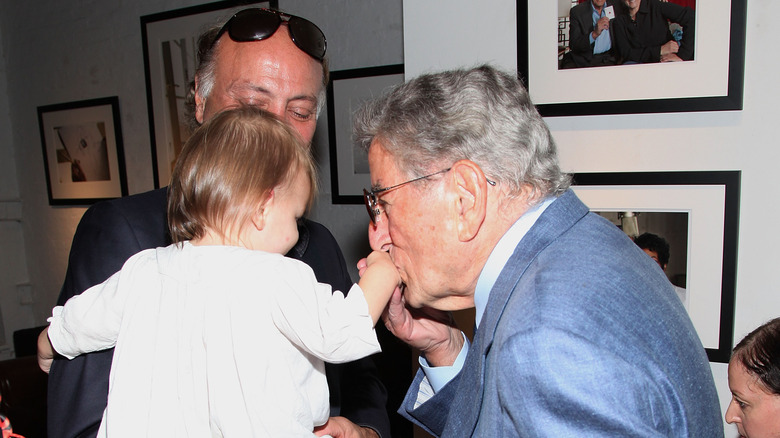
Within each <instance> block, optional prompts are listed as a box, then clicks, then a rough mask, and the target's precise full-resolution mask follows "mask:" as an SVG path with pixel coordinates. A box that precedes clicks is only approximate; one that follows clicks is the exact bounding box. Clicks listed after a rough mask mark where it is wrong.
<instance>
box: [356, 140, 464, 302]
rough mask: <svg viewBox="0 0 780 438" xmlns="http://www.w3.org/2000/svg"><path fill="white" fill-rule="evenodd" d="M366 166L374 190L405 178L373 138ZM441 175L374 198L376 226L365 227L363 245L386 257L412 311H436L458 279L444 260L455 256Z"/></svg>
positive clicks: (449, 216) (379, 143) (455, 271)
mask: <svg viewBox="0 0 780 438" xmlns="http://www.w3.org/2000/svg"><path fill="white" fill-rule="evenodd" d="M368 164H369V167H370V170H371V184H372V187H373V188H374V189H377V188H381V187H389V186H392V185H395V184H399V183H402V182H404V181H407V180H409V179H411V177H409V176H408V175H405V174H403V173H401V172H400V171H399V169H398V168H397V167H396V164H395V161H394V158H393V156H392V155H390V154H389V153H388V152H387V151H386V150H385V149H384V147H382V145H381V142H378V141H376V140H375V141H374V143H373V144H372V146H371V148H370V149H369V153H368ZM435 170H436V169H434V171H435ZM447 176H448V175H447V174H446V173H444V174H441V175H436V176H433V177H431V178H428V179H426V180H424V181H419V182H413V183H410V184H406V185H404V186H401V187H398V188H397V189H392V190H389V191H387V192H384V193H381V194H379V195H377V196H378V205H379V208H380V210H382V211H381V213H380V215H379V216H377V222H376V226H369V241H370V243H371V247H372V248H373V249H375V250H384V251H388V252H389V253H390V258H391V259H392V260H393V263H394V264H395V266H396V267H397V268H398V270H399V272H400V274H401V279H402V280H403V282H404V283H405V284H406V290H405V291H404V295H405V297H406V301H407V303H408V304H410V305H411V306H413V307H421V306H422V305H426V306H429V307H434V308H436V303H437V301H439V300H440V299H442V298H446V297H447V296H448V295H449V294H448V292H449V291H450V285H451V282H453V281H455V279H457V276H458V273H457V270H458V268H457V264H456V263H454V262H452V263H451V262H450V261H451V259H452V258H453V257H454V256H455V254H454V253H455V250H451V248H452V245H451V243H452V241H451V239H452V236H453V235H456V233H454V232H453V229H452V220H451V217H452V216H451V214H450V213H451V212H450V211H449V206H448V202H447V200H448V199H450V198H451V196H449V195H448V194H447V193H446V190H445V187H446V184H444V183H443V181H442V180H443V179H444V178H447Z"/></svg>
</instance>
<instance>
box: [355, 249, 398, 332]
mask: <svg viewBox="0 0 780 438" xmlns="http://www.w3.org/2000/svg"><path fill="white" fill-rule="evenodd" d="M362 264H363V261H362V260H361V263H360V265H362ZM365 264H366V266H365V267H360V281H359V282H358V285H359V286H360V289H362V290H363V295H365V297H366V302H367V303H368V311H369V313H370V314H371V319H372V320H373V321H374V325H376V323H377V321H379V318H380V317H381V316H382V311H383V310H384V309H385V307H386V306H387V302H388V301H390V295H392V293H393V291H394V290H395V288H396V287H398V286H399V285H400V284H401V276H400V275H399V274H398V270H397V269H396V267H395V265H394V264H393V261H392V260H390V255H389V254H388V253H386V252H384V251H373V252H372V253H371V254H369V255H368V257H367V258H366V259H365Z"/></svg>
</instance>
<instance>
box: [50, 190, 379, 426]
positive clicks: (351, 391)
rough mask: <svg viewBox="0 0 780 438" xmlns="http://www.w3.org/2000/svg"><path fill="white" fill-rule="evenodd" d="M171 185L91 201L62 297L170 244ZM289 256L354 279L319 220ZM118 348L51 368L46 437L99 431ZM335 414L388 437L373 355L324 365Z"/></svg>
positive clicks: (335, 282) (346, 282)
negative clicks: (168, 206) (141, 254)
mask: <svg viewBox="0 0 780 438" xmlns="http://www.w3.org/2000/svg"><path fill="white" fill-rule="evenodd" d="M166 193H167V191H166V189H164V188H163V189H158V190H153V191H150V192H146V193H141V194H138V195H134V196H129V197H125V198H121V199H116V200H112V201H106V202H101V203H98V204H95V205H93V206H92V207H90V208H89V209H88V210H87V212H86V213H85V214H84V216H83V217H82V219H81V221H80V222H79V225H78V227H77V229H76V234H75V236H74V237H73V244H72V246H71V251H70V258H69V262H68V269H67V272H66V274H65V282H64V284H63V286H62V290H61V292H60V297H59V299H58V301H57V304H58V305H62V304H64V303H65V301H67V300H68V298H70V297H72V296H74V295H77V294H80V293H81V292H83V291H84V290H86V289H88V288H89V287H91V286H93V285H95V284H98V283H101V282H103V281H104V280H106V279H107V278H108V277H109V276H111V275H112V274H113V273H115V272H117V271H118V270H119V269H121V267H122V265H123V264H124V262H125V261H126V260H127V259H128V258H129V257H130V256H132V255H133V254H135V253H137V252H139V251H141V250H144V249H148V248H156V247H160V246H166V245H168V244H169V243H170V237H169V236H168V234H167V225H166V215H165V212H166ZM299 231H300V238H299V241H298V243H297V244H296V246H295V247H294V248H293V249H292V250H291V251H290V254H288V255H289V256H290V257H293V258H296V259H299V260H302V261H303V262H305V263H306V264H308V265H309V266H311V267H312V269H313V270H314V273H315V275H316V276H317V280H318V281H320V282H322V283H328V284H331V285H332V286H333V287H334V289H338V290H342V291H348V290H349V288H350V287H351V285H352V281H351V280H350V277H349V273H348V271H347V269H346V264H345V262H344V256H343V255H342V254H341V250H340V249H339V247H338V245H337V243H336V241H335V239H334V238H333V235H331V233H330V232H329V231H328V230H327V229H326V228H325V227H323V226H322V225H320V224H318V223H316V222H312V221H308V220H307V221H305V222H304V224H303V226H302V228H301V229H299ZM112 357H113V349H112V350H106V351H100V352H95V353H90V354H85V355H82V356H79V357H77V358H75V359H73V360H71V361H68V360H67V359H64V358H59V359H56V360H55V361H54V363H53V364H52V368H51V372H50V374H49V389H48V391H49V395H48V436H49V438H59V437H67V438H70V437H94V436H95V435H96V434H97V430H98V427H99V426H100V420H101V416H102V414H103V410H104V409H105V407H106V397H107V395H108V377H109V372H110V368H111V359H112ZM326 374H327V378H328V386H329V388H330V397H331V415H341V416H344V417H347V418H348V419H350V420H351V421H353V422H354V423H356V424H358V425H363V426H370V427H373V428H374V429H376V430H377V431H379V433H380V434H381V435H382V436H384V437H389V436H390V425H389V419H388V415H387V411H386V410H385V402H386V399H387V394H386V390H385V387H384V385H382V383H381V382H380V381H379V379H378V378H377V373H376V367H375V365H374V363H373V361H372V360H371V359H370V358H364V359H361V360H359V361H355V362H351V363H347V364H343V365H331V364H327V365H326Z"/></svg>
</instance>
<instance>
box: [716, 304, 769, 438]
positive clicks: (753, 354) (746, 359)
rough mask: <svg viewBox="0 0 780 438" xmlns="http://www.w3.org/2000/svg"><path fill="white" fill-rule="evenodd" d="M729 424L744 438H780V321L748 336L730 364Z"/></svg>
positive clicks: (735, 348)
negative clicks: (779, 437)
mask: <svg viewBox="0 0 780 438" xmlns="http://www.w3.org/2000/svg"><path fill="white" fill-rule="evenodd" d="M729 389H731V394H732V398H731V403H729V407H728V409H727V410H726V422H728V423H729V424H736V425H737V430H738V431H739V436H740V437H743V438H773V437H778V436H780V318H775V319H772V320H771V321H769V322H767V323H765V324H763V325H762V326H760V327H758V328H757V329H755V330H753V331H752V332H750V334H748V335H747V336H745V337H744V338H743V339H742V340H741V341H740V342H739V344H737V346H736V347H734V351H733V352H732V354H731V360H730V361H729Z"/></svg>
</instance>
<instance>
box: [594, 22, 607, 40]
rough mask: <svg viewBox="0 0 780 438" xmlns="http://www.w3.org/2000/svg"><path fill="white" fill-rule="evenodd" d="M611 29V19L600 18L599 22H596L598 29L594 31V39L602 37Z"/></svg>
mask: <svg viewBox="0 0 780 438" xmlns="http://www.w3.org/2000/svg"><path fill="white" fill-rule="evenodd" d="M607 29H609V17H601V18H599V21H597V22H596V28H595V29H593V39H594V40H595V39H596V38H598V37H599V35H601V32H603V31H605V30H607Z"/></svg>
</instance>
